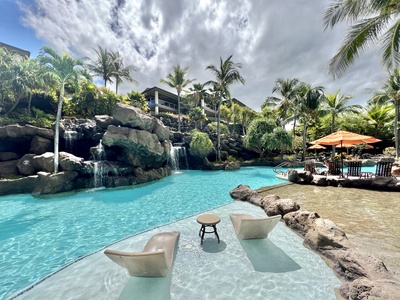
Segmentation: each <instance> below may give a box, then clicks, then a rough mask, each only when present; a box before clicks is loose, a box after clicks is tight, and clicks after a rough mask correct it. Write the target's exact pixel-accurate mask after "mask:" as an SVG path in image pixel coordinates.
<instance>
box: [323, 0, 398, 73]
mask: <svg viewBox="0 0 400 300" xmlns="http://www.w3.org/2000/svg"><path fill="white" fill-rule="evenodd" d="M399 13H400V5H399V4H398V1H392V0H381V1H377V0H351V1H349V0H333V1H332V2H331V4H330V6H329V7H328V9H327V10H326V11H325V16H324V24H325V29H327V28H328V27H334V26H336V25H337V24H339V23H342V22H349V23H351V24H352V25H351V26H350V28H349V32H348V34H347V36H346V39H345V41H344V42H343V45H342V46H341V47H340V49H339V50H338V52H337V53H336V54H335V56H334V57H333V58H332V59H331V60H330V62H329V67H328V71H329V73H331V74H332V75H333V76H334V77H338V76H341V75H343V74H344V72H345V71H346V70H347V69H348V67H349V66H350V65H351V64H352V63H353V62H354V60H355V59H356V58H358V57H359V55H360V52H363V51H365V50H366V49H367V48H369V47H370V46H371V45H374V44H378V43H381V44H382V48H381V52H382V64H383V65H384V66H385V67H386V68H387V69H389V70H392V69H393V68H394V67H396V66H398V65H399V64H400V53H399V44H400V35H399V31H400V19H399V18H398V15H399Z"/></svg>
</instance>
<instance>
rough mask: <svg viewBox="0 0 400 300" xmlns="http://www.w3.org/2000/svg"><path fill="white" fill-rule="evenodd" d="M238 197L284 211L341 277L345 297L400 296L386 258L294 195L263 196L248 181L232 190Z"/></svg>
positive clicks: (274, 211) (390, 299)
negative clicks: (304, 208)
mask: <svg viewBox="0 0 400 300" xmlns="http://www.w3.org/2000/svg"><path fill="white" fill-rule="evenodd" d="M229 194H230V196H231V197H232V198H233V199H235V200H240V201H248V202H250V203H252V204H254V205H257V206H260V207H261V208H263V209H264V211H265V212H266V214H267V215H268V216H273V215H278V214H279V215H281V216H282V218H283V220H284V222H285V224H286V225H287V226H288V227H289V228H291V229H292V230H294V231H295V232H297V233H298V234H299V235H301V236H303V238H304V244H305V245H306V246H307V247H309V248H311V249H312V250H314V251H316V252H318V253H320V254H321V255H323V256H324V257H325V258H326V260H327V262H328V264H329V265H330V266H331V267H332V269H333V271H334V272H335V273H336V274H337V276H338V277H339V278H340V279H341V280H342V282H343V283H342V285H341V286H340V293H341V295H342V296H343V297H344V298H345V299H354V300H356V299H357V300H363V299H365V300H366V299H385V300H395V299H399V296H398V290H399V288H400V283H399V282H397V281H395V280H394V279H393V277H392V276H391V273H390V272H389V271H388V270H387V268H386V266H385V264H384V262H383V261H381V260H379V259H377V258H376V257H374V256H373V255H371V254H370V253H365V252H363V251H362V250H361V249H358V248H357V247H356V246H355V245H352V244H351V243H350V242H349V240H348V238H347V236H346V233H345V232H343V231H342V230H341V229H340V228H338V227H337V226H336V224H335V223H333V222H332V221H330V220H327V219H323V218H320V216H319V215H318V213H316V212H309V211H302V210H300V206H299V205H298V204H297V203H296V202H294V201H293V200H291V199H280V197H279V196H277V195H268V196H264V197H261V196H260V195H259V193H258V192H257V191H254V190H252V189H251V188H250V187H249V186H247V185H239V186H238V187H237V188H235V189H233V190H231V191H230V193H229Z"/></svg>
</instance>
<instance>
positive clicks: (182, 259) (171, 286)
mask: <svg viewBox="0 0 400 300" xmlns="http://www.w3.org/2000/svg"><path fill="white" fill-rule="evenodd" d="M210 212H211V213H215V214H217V215H219V216H220V217H221V223H219V224H218V225H217V228H218V233H219V236H220V238H221V242H220V243H219V244H218V243H217V240H216V239H215V237H214V235H212V234H210V235H206V237H205V240H204V242H203V245H200V238H199V236H198V231H199V228H200V227H199V224H198V223H197V222H196V217H197V216H193V217H189V218H186V219H184V220H181V221H177V222H174V223H171V224H169V225H165V226H162V227H158V228H155V229H152V230H149V231H146V232H144V233H140V234H137V235H134V236H132V237H130V238H128V239H124V240H122V241H120V242H118V243H115V244H112V245H110V246H108V247H107V248H110V249H115V250H123V251H141V250H142V249H143V246H144V245H145V244H146V242H147V241H148V239H149V238H150V237H151V236H153V235H154V234H155V233H157V232H161V231H179V232H181V236H180V240H179V244H178V251H177V255H176V259H175V264H174V267H173V270H172V273H171V272H170V274H168V276H167V277H162V278H136V277H129V275H128V273H127V271H126V270H125V269H123V268H121V267H119V266H118V265H116V264H115V263H114V262H112V261H111V260H110V259H108V258H107V257H106V256H105V255H104V254H103V251H98V252H96V253H94V254H92V255H89V256H87V257H85V258H83V259H81V260H78V261H75V262H74V263H73V264H70V265H68V266H67V267H65V268H63V269H62V270H60V271H58V272H56V273H54V274H53V275H52V276H50V277H48V278H46V279H45V280H43V281H41V282H40V283H38V284H35V285H33V286H32V287H31V288H29V287H28V288H27V289H25V290H23V291H22V292H20V293H17V294H19V296H13V297H11V298H14V299H249V298H250V297H251V299H336V296H335V288H338V287H339V286H340V284H341V283H340V280H339V279H338V278H337V277H336V276H335V275H334V274H333V272H332V270H331V269H330V268H329V267H328V266H327V265H326V264H325V262H324V261H323V260H322V259H321V258H320V257H319V255H317V254H316V253H314V252H312V251H310V250H308V249H307V248H305V247H304V246H303V245H302V242H303V241H302V239H301V238H300V237H299V236H297V235H296V234H295V233H293V232H292V231H291V230H290V229H288V228H286V226H285V225H284V223H282V222H280V223H279V224H278V225H277V227H276V228H275V229H274V230H273V231H272V232H271V233H270V235H269V237H268V239H264V240H249V241H240V240H239V239H238V238H237V237H236V235H235V232H234V229H233V226H232V224H231V221H230V219H229V214H231V213H249V214H252V215H253V216H263V215H264V212H263V211H262V210H261V209H260V208H258V207H256V206H253V205H251V204H249V203H244V202H234V203H233V204H229V205H226V206H223V207H220V208H217V209H213V210H211V211H210Z"/></svg>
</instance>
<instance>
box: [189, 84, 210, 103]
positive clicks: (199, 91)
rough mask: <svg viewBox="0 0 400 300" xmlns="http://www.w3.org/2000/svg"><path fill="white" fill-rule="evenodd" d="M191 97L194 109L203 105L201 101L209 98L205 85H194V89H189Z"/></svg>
mask: <svg viewBox="0 0 400 300" xmlns="http://www.w3.org/2000/svg"><path fill="white" fill-rule="evenodd" d="M189 90H190V96H191V98H192V100H193V107H196V106H197V105H199V103H201V100H203V99H205V98H206V97H207V94H206V89H205V84H204V83H193V87H191V88H189Z"/></svg>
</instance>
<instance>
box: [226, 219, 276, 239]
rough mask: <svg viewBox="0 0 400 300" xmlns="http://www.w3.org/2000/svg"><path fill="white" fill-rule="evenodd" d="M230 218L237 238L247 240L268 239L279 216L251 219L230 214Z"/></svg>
mask: <svg viewBox="0 0 400 300" xmlns="http://www.w3.org/2000/svg"><path fill="white" fill-rule="evenodd" d="M230 218H231V221H232V224H233V227H234V228H235V232H236V235H237V236H238V238H240V239H242V240H248V239H264V238H266V237H268V234H269V233H270V232H271V231H272V229H274V227H275V225H276V224H278V222H279V220H280V219H281V216H280V215H277V216H273V217H263V218H253V217H252V216H251V215H248V214H231V215H230Z"/></svg>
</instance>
